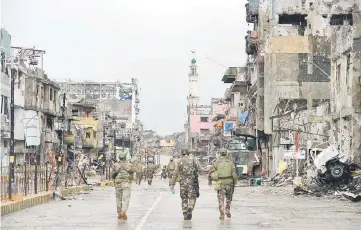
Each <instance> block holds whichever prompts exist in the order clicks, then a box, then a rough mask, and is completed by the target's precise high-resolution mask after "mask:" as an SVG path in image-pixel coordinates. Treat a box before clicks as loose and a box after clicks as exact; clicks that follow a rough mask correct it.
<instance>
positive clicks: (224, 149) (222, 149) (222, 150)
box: [219, 148, 227, 154]
mask: <svg viewBox="0 0 361 230" xmlns="http://www.w3.org/2000/svg"><path fill="white" fill-rule="evenodd" d="M219 152H220V153H221V154H222V153H227V149H226V148H221V149H220V151H219Z"/></svg>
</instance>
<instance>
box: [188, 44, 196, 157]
mask: <svg viewBox="0 0 361 230" xmlns="http://www.w3.org/2000/svg"><path fill="white" fill-rule="evenodd" d="M192 53H193V58H192V61H191V66H190V72H189V74H188V77H189V93H188V97H187V99H188V106H187V113H188V125H186V127H185V133H186V136H185V139H186V143H187V145H188V146H187V147H188V149H189V150H192V149H193V144H192V143H193V138H192V135H191V130H192V127H191V114H192V113H194V112H196V106H197V105H198V102H199V97H198V95H197V84H198V73H197V66H196V62H197V61H196V59H195V51H192Z"/></svg>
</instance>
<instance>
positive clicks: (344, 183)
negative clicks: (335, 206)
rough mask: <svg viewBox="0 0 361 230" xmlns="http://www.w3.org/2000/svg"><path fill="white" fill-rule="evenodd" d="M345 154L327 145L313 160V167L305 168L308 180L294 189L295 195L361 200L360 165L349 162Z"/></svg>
mask: <svg viewBox="0 0 361 230" xmlns="http://www.w3.org/2000/svg"><path fill="white" fill-rule="evenodd" d="M347 161H348V159H347V157H346V156H345V155H342V154H340V153H339V152H338V151H337V150H336V149H335V148H333V147H331V146H329V147H328V148H326V149H324V150H323V151H322V152H321V153H319V154H318V155H317V156H316V157H315V160H314V167H313V168H310V169H308V170H307V176H308V181H305V182H303V183H301V184H300V185H298V186H297V187H296V188H295V189H294V194H295V195H302V194H308V195H314V196H317V197H321V196H339V197H344V198H346V199H348V200H351V201H354V202H357V201H361V167H360V166H359V165H357V164H350V163H348V162H347Z"/></svg>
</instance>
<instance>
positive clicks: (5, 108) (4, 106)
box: [1, 95, 10, 117]
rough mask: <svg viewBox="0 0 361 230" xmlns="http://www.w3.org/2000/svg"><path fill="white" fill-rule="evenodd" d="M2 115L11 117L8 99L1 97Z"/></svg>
mask: <svg viewBox="0 0 361 230" xmlns="http://www.w3.org/2000/svg"><path fill="white" fill-rule="evenodd" d="M1 114H4V115H6V116H8V117H9V115H10V114H9V104H8V97H6V96H3V95H1Z"/></svg>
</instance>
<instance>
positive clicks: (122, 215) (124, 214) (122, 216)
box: [119, 212, 128, 220]
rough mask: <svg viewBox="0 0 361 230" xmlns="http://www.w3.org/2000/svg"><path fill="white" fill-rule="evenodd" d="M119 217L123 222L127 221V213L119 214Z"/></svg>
mask: <svg viewBox="0 0 361 230" xmlns="http://www.w3.org/2000/svg"><path fill="white" fill-rule="evenodd" d="M119 215H120V218H121V219H123V220H127V219H128V217H127V213H125V212H120V214H119Z"/></svg>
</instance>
